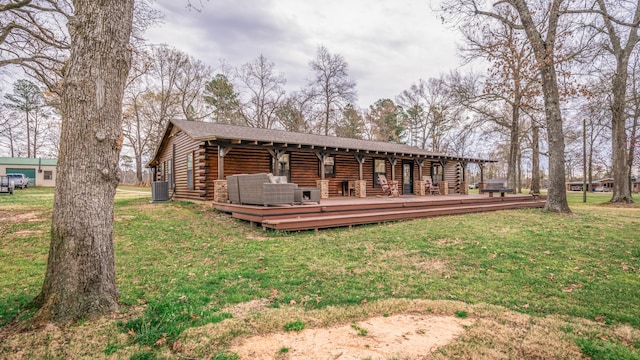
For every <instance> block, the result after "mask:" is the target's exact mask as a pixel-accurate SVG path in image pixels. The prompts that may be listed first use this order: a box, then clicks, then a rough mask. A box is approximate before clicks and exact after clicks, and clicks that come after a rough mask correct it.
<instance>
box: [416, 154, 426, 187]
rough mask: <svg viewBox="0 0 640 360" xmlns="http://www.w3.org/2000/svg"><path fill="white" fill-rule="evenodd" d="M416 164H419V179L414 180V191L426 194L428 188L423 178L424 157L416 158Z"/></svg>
mask: <svg viewBox="0 0 640 360" xmlns="http://www.w3.org/2000/svg"><path fill="white" fill-rule="evenodd" d="M415 162H416V164H418V179H417V180H414V184H415V186H414V187H413V193H414V194H416V195H420V196H424V195H426V189H425V184H424V180H422V167H423V166H424V159H421V158H416V159H415Z"/></svg>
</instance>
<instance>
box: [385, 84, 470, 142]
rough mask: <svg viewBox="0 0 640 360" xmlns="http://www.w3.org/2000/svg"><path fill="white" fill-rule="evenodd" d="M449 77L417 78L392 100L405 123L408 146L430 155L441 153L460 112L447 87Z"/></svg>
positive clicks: (450, 90)
mask: <svg viewBox="0 0 640 360" xmlns="http://www.w3.org/2000/svg"><path fill="white" fill-rule="evenodd" d="M453 76H454V75H451V76H444V75H442V76H441V77H440V78H430V79H428V80H426V81H425V80H422V79H420V80H419V81H418V83H416V84H412V85H411V87H410V88H409V89H407V90H404V91H403V92H402V93H400V95H398V96H397V97H396V101H397V102H398V104H400V105H401V106H402V107H403V109H404V113H405V116H406V119H407V121H408V126H407V128H408V130H409V133H408V134H407V135H409V137H410V139H409V143H412V144H414V145H417V146H419V147H421V148H423V149H426V148H429V149H430V150H431V151H434V152H441V151H443V150H444V148H445V143H444V141H445V139H446V137H447V134H448V133H449V132H450V131H452V130H453V129H454V128H455V127H456V126H457V123H458V121H459V120H460V114H461V110H462V107H460V106H458V105H459V104H458V103H457V102H456V98H455V96H454V94H453V92H452V89H451V87H450V86H449V84H447V82H448V81H450V78H451V77H453Z"/></svg>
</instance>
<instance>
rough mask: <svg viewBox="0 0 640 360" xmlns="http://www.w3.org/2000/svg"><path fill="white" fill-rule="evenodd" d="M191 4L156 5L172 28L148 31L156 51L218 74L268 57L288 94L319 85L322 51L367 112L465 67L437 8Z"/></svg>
mask: <svg viewBox="0 0 640 360" xmlns="http://www.w3.org/2000/svg"><path fill="white" fill-rule="evenodd" d="M195 1H196V2H197V1H198V0H195ZM186 3H187V0H155V2H154V6H155V7H157V9H159V10H160V11H161V12H162V13H163V14H164V23H163V24H162V25H159V26H156V27H154V28H151V29H149V30H148V31H147V33H146V37H147V39H148V40H149V41H150V42H151V43H158V44H160V43H163V44H167V45H170V46H173V47H175V48H177V49H179V50H182V51H184V52H186V53H188V54H190V55H192V56H193V57H195V58H197V59H200V60H202V61H204V62H205V63H207V64H209V65H211V66H212V67H213V68H217V67H219V66H220V61H221V60H224V61H226V62H227V63H229V64H230V65H232V66H234V67H239V66H240V65H242V64H244V63H247V62H249V61H252V60H254V59H256V58H257V57H258V56H259V55H260V54H263V55H264V56H265V57H266V58H267V59H268V60H270V61H272V62H274V63H275V66H276V69H277V71H279V72H283V73H284V75H285V77H286V78H287V85H286V90H287V91H288V92H289V91H295V90H299V89H300V88H302V87H303V86H304V85H305V83H306V81H307V79H308V78H310V77H311V72H310V69H309V61H311V60H312V59H313V58H314V57H315V54H316V49H317V47H318V46H319V45H324V46H325V47H326V48H327V49H328V50H329V52H330V53H332V54H340V55H342V56H343V57H344V59H345V60H346V61H347V63H348V64H349V73H350V76H351V78H352V79H353V80H355V81H356V84H357V91H358V105H360V106H361V107H368V106H369V105H371V104H373V103H374V102H375V101H376V100H378V99H381V98H391V99H394V100H395V97H396V96H397V95H398V94H399V93H400V92H401V91H402V90H405V89H407V88H408V87H409V86H410V85H411V84H412V83H414V82H417V81H418V80H419V79H421V78H422V79H428V78H430V77H437V76H439V75H440V74H441V73H444V72H448V71H449V70H451V69H454V68H456V67H457V66H458V63H459V61H458V58H457V56H456V38H457V34H456V33H455V32H454V31H452V30H449V29H447V28H445V27H444V26H443V25H442V24H441V22H440V20H439V18H438V16H436V15H435V14H434V13H433V12H432V11H431V3H430V0H403V1H398V0H375V1H372V0H322V1H318V0H209V1H206V0H205V1H202V3H203V9H202V11H201V12H197V11H193V10H188V9H186V7H185V4H186Z"/></svg>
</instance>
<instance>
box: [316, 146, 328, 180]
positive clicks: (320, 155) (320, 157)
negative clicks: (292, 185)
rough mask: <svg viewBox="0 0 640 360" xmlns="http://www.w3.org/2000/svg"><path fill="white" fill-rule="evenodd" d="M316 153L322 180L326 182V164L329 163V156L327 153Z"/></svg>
mask: <svg viewBox="0 0 640 360" xmlns="http://www.w3.org/2000/svg"><path fill="white" fill-rule="evenodd" d="M314 152H315V154H316V157H317V158H318V160H319V161H320V180H324V179H325V174H324V164H325V162H326V161H327V158H328V157H329V154H328V153H327V152H325V151H314Z"/></svg>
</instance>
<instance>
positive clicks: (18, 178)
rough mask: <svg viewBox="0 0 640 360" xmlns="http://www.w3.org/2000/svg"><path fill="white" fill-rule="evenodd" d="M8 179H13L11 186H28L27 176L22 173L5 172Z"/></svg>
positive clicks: (21, 187) (22, 187)
mask: <svg viewBox="0 0 640 360" xmlns="http://www.w3.org/2000/svg"><path fill="white" fill-rule="evenodd" d="M7 177H8V178H9V181H13V186H15V187H17V188H20V189H24V188H27V187H29V178H28V177H26V176H24V174H7Z"/></svg>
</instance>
